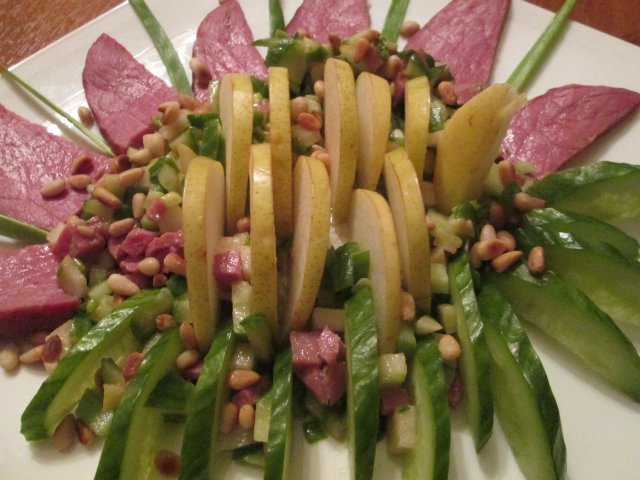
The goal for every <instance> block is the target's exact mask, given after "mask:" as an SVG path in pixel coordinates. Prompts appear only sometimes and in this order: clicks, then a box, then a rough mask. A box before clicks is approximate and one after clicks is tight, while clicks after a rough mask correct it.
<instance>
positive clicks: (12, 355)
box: [0, 342, 20, 372]
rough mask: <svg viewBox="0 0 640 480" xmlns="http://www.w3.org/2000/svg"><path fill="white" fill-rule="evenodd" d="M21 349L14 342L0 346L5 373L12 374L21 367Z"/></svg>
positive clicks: (1, 365) (1, 362)
mask: <svg viewBox="0 0 640 480" xmlns="http://www.w3.org/2000/svg"><path fill="white" fill-rule="evenodd" d="M19 357H20V348H19V347H18V345H16V344H15V343H13V342H8V343H3V344H2V345H1V346H0V367H2V368H3V369H4V371H5V372H11V371H13V370H15V369H16V368H18V365H20V358H19Z"/></svg>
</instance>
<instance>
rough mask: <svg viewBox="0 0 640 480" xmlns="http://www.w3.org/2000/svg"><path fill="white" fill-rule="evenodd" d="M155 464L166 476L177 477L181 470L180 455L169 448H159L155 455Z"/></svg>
mask: <svg viewBox="0 0 640 480" xmlns="http://www.w3.org/2000/svg"><path fill="white" fill-rule="evenodd" d="M153 464H154V466H155V467H156V470H157V471H158V473H159V474H160V475H162V476H164V477H177V476H178V473H179V472H180V456H179V455H178V454H176V453H173V452H171V451H169V450H164V449H161V450H158V451H157V452H156V455H155V457H153Z"/></svg>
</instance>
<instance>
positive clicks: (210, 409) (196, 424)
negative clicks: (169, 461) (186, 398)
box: [179, 324, 235, 480]
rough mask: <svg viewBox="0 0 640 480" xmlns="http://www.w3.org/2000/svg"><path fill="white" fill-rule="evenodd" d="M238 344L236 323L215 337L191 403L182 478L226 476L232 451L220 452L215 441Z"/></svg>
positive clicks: (181, 463) (183, 479)
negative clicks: (224, 473)
mask: <svg viewBox="0 0 640 480" xmlns="http://www.w3.org/2000/svg"><path fill="white" fill-rule="evenodd" d="M234 345H235V337H234V334H233V326H232V325H230V324H227V325H226V326H225V327H223V328H222V330H220V332H219V333H218V334H217V335H216V336H215V337H214V339H213V343H212V345H211V348H210V349H209V353H207V356H206V357H205V359H204V364H203V365H202V371H201V373H200V377H199V378H198V383H197V384H196V388H195V390H194V392H193V395H192V397H191V401H190V403H189V405H188V406H187V422H186V425H185V432H184V440H183V443H182V452H181V457H182V461H181V462H180V477H179V478H180V479H181V480H192V479H201V480H205V479H210V478H219V477H220V476H221V475H222V472H221V471H220V470H222V469H221V468H220V465H221V464H223V463H224V461H225V460H227V459H226V458H224V456H225V455H226V454H227V453H228V452H226V453H223V452H217V451H216V450H215V444H216V438H217V436H218V431H219V428H218V419H219V416H220V408H221V407H222V404H223V403H224V402H225V401H226V399H227V390H228V389H227V386H226V374H227V370H228V368H229V362H230V360H231V354H232V353H233V349H234ZM229 455H230V454H229Z"/></svg>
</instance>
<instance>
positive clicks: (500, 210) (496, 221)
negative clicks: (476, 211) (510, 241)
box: [489, 202, 507, 228]
mask: <svg viewBox="0 0 640 480" xmlns="http://www.w3.org/2000/svg"><path fill="white" fill-rule="evenodd" d="M506 221H507V212H505V210H504V207H503V206H502V204H500V203H498V202H493V203H491V206H490V207H489V223H491V225H493V226H494V227H495V228H502V227H504V224H505V222H506Z"/></svg>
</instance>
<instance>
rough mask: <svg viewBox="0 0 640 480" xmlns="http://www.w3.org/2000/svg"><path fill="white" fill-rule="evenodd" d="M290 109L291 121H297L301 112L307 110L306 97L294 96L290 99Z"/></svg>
mask: <svg viewBox="0 0 640 480" xmlns="http://www.w3.org/2000/svg"><path fill="white" fill-rule="evenodd" d="M290 110H291V121H292V122H295V121H297V118H298V116H299V115H300V114H301V113H304V112H308V111H309V105H308V104H307V99H306V98H304V97H296V98H294V99H293V100H291V105H290Z"/></svg>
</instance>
